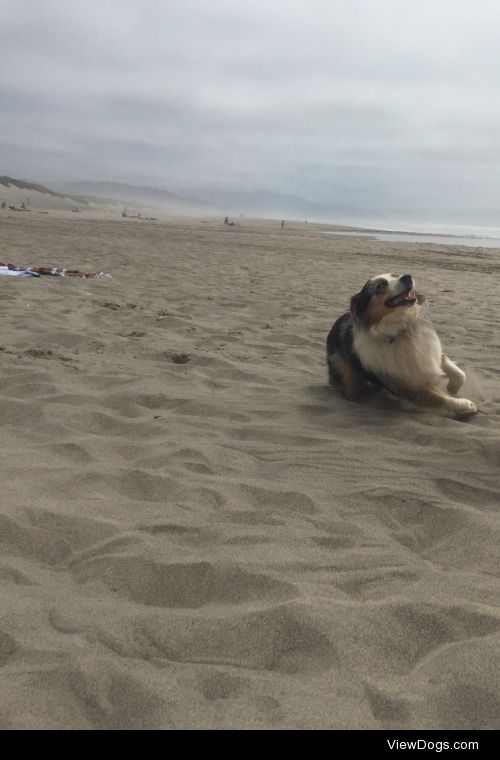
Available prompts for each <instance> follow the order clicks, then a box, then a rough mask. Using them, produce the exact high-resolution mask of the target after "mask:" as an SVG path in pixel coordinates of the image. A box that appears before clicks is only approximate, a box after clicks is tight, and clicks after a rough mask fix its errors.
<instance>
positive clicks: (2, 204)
mask: <svg viewBox="0 0 500 760" xmlns="http://www.w3.org/2000/svg"><path fill="white" fill-rule="evenodd" d="M1 207H2V210H3V211H5V209H6V208H7V204H6V203H5V201H2V203H1Z"/></svg>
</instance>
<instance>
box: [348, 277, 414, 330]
mask: <svg viewBox="0 0 500 760" xmlns="http://www.w3.org/2000/svg"><path fill="white" fill-rule="evenodd" d="M423 301H424V298H423V296H421V295H420V294H418V293H416V292H415V282H414V280H413V277H412V276H411V275H410V274H402V275H397V274H380V275H378V276H377V277H372V278H371V279H369V280H368V282H366V283H365V285H364V286H363V288H362V290H360V292H359V293H357V294H356V295H355V296H353V297H352V298H351V314H352V316H353V318H354V321H355V322H356V324H357V325H359V326H360V327H366V328H370V327H373V328H379V329H380V330H381V331H384V332H385V330H386V329H387V330H388V331H389V332H391V331H393V330H396V331H397V330H398V329H404V327H405V326H406V325H408V324H409V323H410V322H411V321H412V320H414V319H416V318H417V317H418V316H419V312H420V305H421V304H422V303H423ZM382 323H383V324H382Z"/></svg>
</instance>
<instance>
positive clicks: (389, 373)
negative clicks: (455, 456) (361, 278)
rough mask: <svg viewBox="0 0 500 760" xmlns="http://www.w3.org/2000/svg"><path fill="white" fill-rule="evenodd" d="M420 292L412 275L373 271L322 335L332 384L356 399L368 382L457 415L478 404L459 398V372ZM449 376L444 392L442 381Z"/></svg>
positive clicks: (461, 378)
mask: <svg viewBox="0 0 500 760" xmlns="http://www.w3.org/2000/svg"><path fill="white" fill-rule="evenodd" d="M423 303H424V297H423V296H422V295H420V294H419V293H417V292H416V291H415V283H414V280H413V278H412V276H411V275H409V274H403V275H401V276H398V275H395V274H381V275H378V277H372V278H371V279H370V280H368V282H367V283H366V284H365V285H364V287H363V288H362V290H360V292H359V293H357V294H356V295H355V296H353V297H352V298H351V310H350V312H348V313H347V314H343V315H342V316H341V317H339V318H338V319H337V321H336V322H335V324H334V325H333V327H332V329H331V330H330V333H329V335H328V338H327V341H326V355H327V363H328V373H329V376H330V382H331V383H332V385H339V386H340V388H341V390H342V392H343V394H344V396H345V397H346V398H347V399H349V400H351V401H354V400H356V399H357V398H359V396H360V395H361V394H362V392H363V390H364V389H365V387H366V386H367V385H375V386H378V387H379V388H383V389H385V390H387V391H389V392H390V393H392V394H393V395H394V396H397V397H399V398H402V399H406V400H408V401H411V402H413V403H414V404H416V405H418V406H423V407H431V408H432V407H433V408H435V409H438V408H440V409H445V410H447V411H449V412H452V413H453V414H455V415H457V416H463V415H466V414H473V413H474V412H477V408H476V406H475V404H474V403H473V402H472V401H469V400H468V399H466V398H457V394H458V392H459V390H460V388H461V387H462V385H463V384H464V381H465V373H464V372H462V370H461V369H459V367H457V365H456V364H454V363H453V362H452V361H451V359H449V358H448V357H447V356H446V355H445V354H444V353H443V350H442V348H441V342H440V340H439V337H438V335H437V333H436V331H435V330H434V328H433V327H432V325H431V324H430V322H429V320H428V318H426V315H425V310H424V307H423ZM443 378H447V380H448V383H447V392H446V391H445V390H444V389H442V388H440V381H442V380H443Z"/></svg>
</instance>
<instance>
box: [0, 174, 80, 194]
mask: <svg viewBox="0 0 500 760" xmlns="http://www.w3.org/2000/svg"><path fill="white" fill-rule="evenodd" d="M0 185H3V186H4V187H17V188H18V190H28V191H31V192H35V193H47V195H53V196H54V197H55V198H64V197H65V196H64V195H62V194H61V193H56V192H54V190H49V188H48V187H45V186H44V185H38V184H36V183H35V182H26V180H24V179H15V178H14V177H7V176H5V175H4V176H2V177H0Z"/></svg>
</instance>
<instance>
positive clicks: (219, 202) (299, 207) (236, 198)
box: [58, 182, 334, 219]
mask: <svg viewBox="0 0 500 760" xmlns="http://www.w3.org/2000/svg"><path fill="white" fill-rule="evenodd" d="M58 189H59V190H61V191H64V192H66V193H72V194H75V193H78V194H79V195H92V196H94V197H101V198H108V199H110V198H113V199H115V200H120V201H122V202H123V203H125V204H126V203H129V204H131V203H132V204H139V205H141V206H150V207H154V208H163V209H166V210H170V211H174V212H177V213H193V214H195V213H202V214H209V213H217V214H224V215H226V214H248V215H253V216H264V217H268V216H269V217H288V218H298V219H301V218H306V217H311V218H323V219H329V218H332V217H333V216H334V210H333V209H332V207H331V206H329V205H326V204H321V203H315V202H313V201H310V200H307V199H306V198H301V197H299V196H296V195H287V194H285V193H275V192H272V191H270V190H262V191H244V190H220V189H216V188H212V187H205V188H198V187H195V188H189V189H188V190H186V191H181V192H180V193H178V192H175V193H174V192H172V191H170V190H162V189H158V188H152V187H139V186H135V185H127V184H123V183H120V182H76V183H66V184H63V185H59V186H58Z"/></svg>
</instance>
